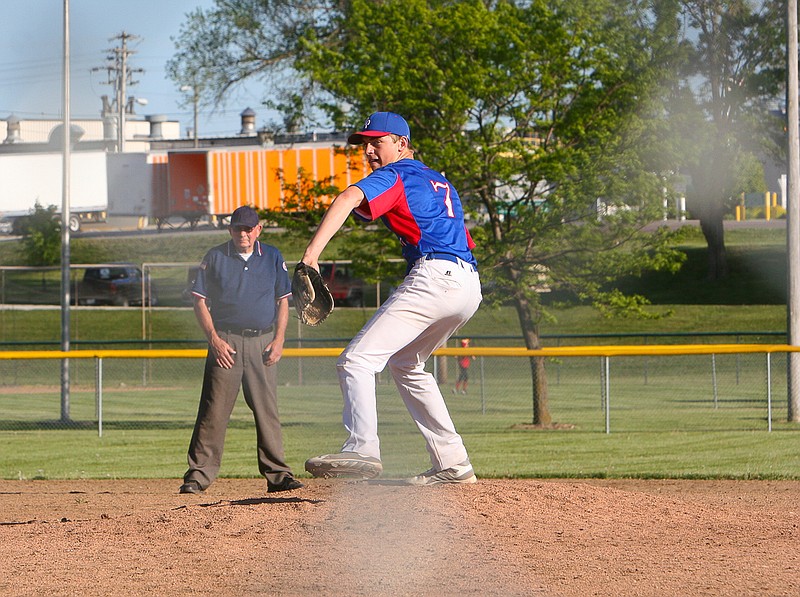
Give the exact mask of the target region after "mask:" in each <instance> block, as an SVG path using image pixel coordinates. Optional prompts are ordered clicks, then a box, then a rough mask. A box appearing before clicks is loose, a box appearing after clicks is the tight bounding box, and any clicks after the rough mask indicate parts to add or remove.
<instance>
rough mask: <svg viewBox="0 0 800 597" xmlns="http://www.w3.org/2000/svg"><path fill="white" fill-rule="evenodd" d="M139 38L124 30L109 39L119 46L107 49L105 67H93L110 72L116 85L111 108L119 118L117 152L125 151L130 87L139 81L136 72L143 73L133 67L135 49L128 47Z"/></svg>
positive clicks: (109, 77) (111, 78) (109, 76)
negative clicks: (131, 58) (131, 60)
mask: <svg viewBox="0 0 800 597" xmlns="http://www.w3.org/2000/svg"><path fill="white" fill-rule="evenodd" d="M137 39H139V37H138V36H137V35H132V34H130V33H126V32H125V31H123V32H122V33H120V34H119V35H117V36H115V37H112V38H111V39H109V41H118V42H119V46H117V47H115V48H111V49H109V50H107V51H108V52H110V53H109V55H108V56H107V59H108V64H106V66H103V67H96V68H93V69H92V71H99V70H105V71H106V72H107V73H108V81H107V82H108V84H109V85H112V86H113V87H114V101H113V103H112V105H111V110H112V111H113V112H116V115H117V116H116V120H117V152H119V153H122V152H124V151H125V117H126V115H127V111H128V109H129V108H128V106H129V105H130V104H129V102H128V87H129V86H133V85H136V84H137V83H138V81H134V80H133V74H134V73H143V72H144V70H143V69H141V68H131V67H130V64H129V58H130V56H131V55H132V54H135V53H136V51H135V50H131V49H130V48H129V47H128V42H130V41H134V40H137Z"/></svg>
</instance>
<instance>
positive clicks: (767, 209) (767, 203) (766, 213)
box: [764, 191, 770, 221]
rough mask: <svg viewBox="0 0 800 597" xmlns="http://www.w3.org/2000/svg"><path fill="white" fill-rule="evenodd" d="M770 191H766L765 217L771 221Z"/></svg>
mask: <svg viewBox="0 0 800 597" xmlns="http://www.w3.org/2000/svg"><path fill="white" fill-rule="evenodd" d="M769 208H770V205H769V191H767V192H766V193H764V219H765V220H767V221H769V215H770V214H769Z"/></svg>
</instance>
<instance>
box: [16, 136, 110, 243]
mask: <svg viewBox="0 0 800 597" xmlns="http://www.w3.org/2000/svg"><path fill="white" fill-rule="evenodd" d="M106 157H107V155H106V153H105V152H104V151H76V152H73V153H71V154H70V162H71V167H70V213H69V218H68V219H67V222H68V223H69V228H70V230H71V231H73V232H77V231H78V230H80V227H81V224H83V223H84V222H101V221H104V220H105V218H106V214H107V211H108V175H107V168H106ZM62 172H63V156H62V154H61V153H59V152H53V153H9V154H2V155H0V222H2V224H3V226H4V228H6V232H12V231H14V223H15V221H16V220H18V219H19V218H20V217H24V216H27V215H29V214H30V213H32V212H33V210H34V207H35V205H36V204H37V203H38V204H39V205H41V206H42V207H44V208H47V207H49V206H51V205H53V206H55V207H56V212H57V213H58V214H60V213H61V206H62V201H63V193H62V184H63V181H62Z"/></svg>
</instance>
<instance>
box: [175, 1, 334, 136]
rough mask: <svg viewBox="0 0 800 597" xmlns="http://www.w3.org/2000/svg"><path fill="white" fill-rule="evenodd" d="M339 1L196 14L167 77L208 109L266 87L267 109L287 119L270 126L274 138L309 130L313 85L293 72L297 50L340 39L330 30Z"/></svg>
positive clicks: (226, 7)
mask: <svg viewBox="0 0 800 597" xmlns="http://www.w3.org/2000/svg"><path fill="white" fill-rule="evenodd" d="M340 4H342V3H341V2H338V1H336V0H319V1H316V2H307V1H305V0H217V2H216V3H215V6H214V7H213V8H211V9H208V10H203V9H200V8H198V9H196V10H194V11H192V12H190V13H188V14H187V20H186V22H185V23H184V25H183V26H182V27H181V30H180V32H179V34H178V36H177V37H176V38H173V42H174V43H175V46H176V48H177V52H176V54H175V55H174V56H173V57H172V58H171V59H170V60H169V61H168V62H167V73H168V74H169V76H170V78H171V79H172V80H173V81H175V82H176V84H177V85H179V86H182V85H189V86H192V87H193V88H196V89H199V91H200V92H201V93H202V94H203V96H202V101H201V103H202V104H203V105H205V106H214V107H216V106H220V105H224V103H225V100H226V98H227V97H228V96H229V95H230V94H232V93H233V92H235V90H236V89H237V87H238V85H239V84H240V83H242V82H243V81H245V80H248V81H262V82H263V83H264V104H265V105H266V106H268V107H271V108H275V109H276V110H278V111H279V112H280V113H281V114H282V115H283V122H282V123H270V126H268V127H267V128H268V129H270V130H271V131H272V132H273V133H277V132H281V131H289V132H291V131H293V130H296V129H298V128H299V127H301V126H302V125H303V124H305V123H306V122H307V121H308V120H309V118H310V115H309V112H307V111H305V107H306V106H307V105H308V100H310V99H312V98H314V85H313V81H311V80H309V79H307V78H304V77H300V76H298V75H297V73H296V71H294V69H293V68H292V66H293V63H294V59H295V57H296V54H297V44H298V42H299V40H300V39H302V38H303V36H304V35H307V34H308V32H309V31H322V30H323V29H326V28H327V31H328V34H329V35H331V36H335V35H336V31H335V30H333V29H330V27H329V26H328V24H329V23H330V21H331V19H332V18H333V17H334V16H335V15H338V14H339V8H340Z"/></svg>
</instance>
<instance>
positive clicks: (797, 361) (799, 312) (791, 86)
mask: <svg viewBox="0 0 800 597" xmlns="http://www.w3.org/2000/svg"><path fill="white" fill-rule="evenodd" d="M786 4H787V6H786V9H787V14H786V34H787V40H786V50H787V51H786V61H787V65H786V71H787V81H786V119H787V120H786V128H787V131H788V137H789V146H788V151H787V162H788V165H789V168H788V189H787V201H786V215H787V218H786V239H787V241H786V244H787V249H786V252H787V255H786V257H787V262H788V266H789V267H788V269H789V272H788V280H787V283H788V290H789V292H788V305H787V307H788V308H787V319H788V331H789V344H790V345H791V346H798V345H800V238H798V235H800V125H799V123H798V121H799V120H800V115H799V114H800V106H798V94H799V93H800V91H799V90H798V64H797V50H798V48H797V44H798V42H797V0H788V2H787V3H786ZM787 356H788V365H789V366H788V380H787V382H788V383H787V385H788V389H789V404H788V419H789V421H791V422H795V423H797V422H800V354H798V353H796V352H790V353H788V355H787Z"/></svg>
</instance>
